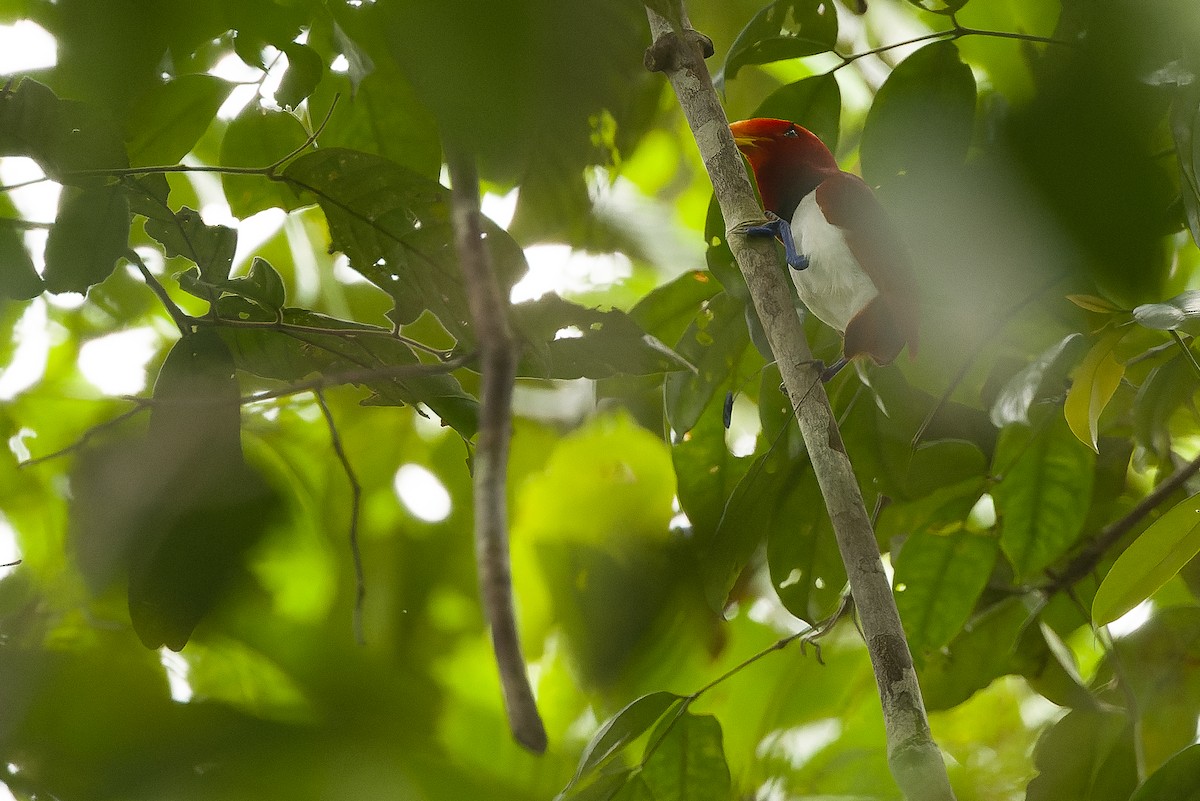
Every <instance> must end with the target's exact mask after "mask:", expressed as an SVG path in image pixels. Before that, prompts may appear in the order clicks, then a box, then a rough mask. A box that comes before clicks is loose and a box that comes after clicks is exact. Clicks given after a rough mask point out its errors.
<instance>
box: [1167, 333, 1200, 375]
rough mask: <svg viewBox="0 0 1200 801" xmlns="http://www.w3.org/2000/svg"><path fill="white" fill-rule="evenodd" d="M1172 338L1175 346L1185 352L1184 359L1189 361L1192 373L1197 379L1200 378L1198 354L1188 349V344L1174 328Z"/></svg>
mask: <svg viewBox="0 0 1200 801" xmlns="http://www.w3.org/2000/svg"><path fill="white" fill-rule="evenodd" d="M1171 337H1172V339H1174V340H1175V344H1176V345H1178V346H1179V349H1180V350H1181V351H1183V358H1185V359H1187V363H1188V364H1189V365H1191V367H1192V372H1193V373H1195V374H1196V377H1197V378H1200V363H1197V362H1196V354H1194V353H1192V349H1191V348H1189V347H1188V345H1187V343H1186V342H1184V341H1183V337H1182V336H1180V334H1179V332H1178V331H1176V330H1175V329H1174V328H1172V329H1171Z"/></svg>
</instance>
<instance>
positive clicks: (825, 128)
mask: <svg viewBox="0 0 1200 801" xmlns="http://www.w3.org/2000/svg"><path fill="white" fill-rule="evenodd" d="M752 116H754V117H770V118H775V119H781V120H792V121H794V122H798V123H800V124H801V125H803V126H804V127H805V128H807V129H808V130H810V131H812V132H813V133H814V134H816V135H817V137H818V138H819V139H820V140H821V141H822V142H824V143H825V145H826V147H828V148H829V149H830V150H832V151H834V152H837V143H838V132H839V131H840V130H841V116H842V91H841V89H840V87H839V86H838V82H837V78H836V77H834V74H833V73H826V74H824V75H815V76H813V77H811V78H805V79H803V80H800V81H796V82H795V83H789V84H787V85H786V86H781V87H780V88H778V89H776V90H775V91H774V92H772V93H771V94H770V95H768V96H767V99H766V100H764V101H763V102H762V103H761V104H759V106H758V108H756V109H755V110H754V114H753V115H752Z"/></svg>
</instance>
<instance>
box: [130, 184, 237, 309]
mask: <svg viewBox="0 0 1200 801" xmlns="http://www.w3.org/2000/svg"><path fill="white" fill-rule="evenodd" d="M146 233H147V234H148V235H149V236H151V237H153V238H154V239H155V240H157V241H158V242H159V243H160V244H161V245H162V246H163V249H164V250H165V251H166V253H167V255H168V256H182V257H183V258H185V259H187V260H189V261H191V262H193V263H194V264H195V265H196V272H197V273H198V276H199V278H200V279H201V280H202V281H203V282H205V283H207V284H210V285H213V286H217V285H220V284H221V283H223V282H225V281H227V280H228V279H229V270H230V269H231V268H232V267H233V256H234V253H235V252H236V251H237V231H235V230H234V229H232V228H229V227H226V226H224V225H207V224H205V222H204V219H203V218H202V217H201V216H200V212H198V211H196V210H195V209H189V208H188V207H187V206H184V207H183V208H181V209H180V210H179V211H178V212H175V213H174V214H172V215H170V216H169V217H168V216H165V215H163V217H162V218H159V217H152V218H149V219H147V220H146ZM204 297H208V296H207V295H205V296H204ZM209 299H215V298H209Z"/></svg>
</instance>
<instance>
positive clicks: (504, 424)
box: [447, 147, 546, 754]
mask: <svg viewBox="0 0 1200 801" xmlns="http://www.w3.org/2000/svg"><path fill="white" fill-rule="evenodd" d="M447 151H448V152H447V162H448V166H449V170H450V183H451V187H452V196H453V201H454V233H455V239H456V244H457V248H458V258H459V262H460V266H461V269H462V273H463V278H464V279H465V281H466V286H467V302H468V304H469V305H470V308H471V318H472V321H473V323H474V329H475V336H476V338H477V339H478V341H479V362H480V372H481V374H482V377H483V392H482V398H481V405H480V412H479V438H478V440H477V442H476V447H475V460H474V477H473V478H474V486H475V493H474V495H475V560H476V568H477V570H478V572H479V592H480V596H481V597H482V600H483V608H484V612H485V614H486V615H487V620H488V623H489V624H490V626H491V630H492V648H493V649H494V651H495V653H496V664H497V666H498V667H499V669H500V687H501V690H502V692H503V693H504V708H505V710H506V711H507V713H508V723H509V726H510V727H511V728H512V733H513V736H514V737H516V739H517V742H519V743H521V744H522V745H523V746H525V747H526V748H528V749H529V750H530V751H533V752H535V753H539V754H540V753H542V752H543V751H545V750H546V729H545V727H544V726H543V725H542V719H541V716H540V715H539V714H538V710H537V704H536V703H535V702H534V700H533V689H532V688H531V687H530V685H529V677H528V676H527V675H526V672H525V659H524V657H523V656H522V653H521V641H520V637H519V636H518V634H517V621H516V616H515V614H514V612H513V598H512V574H511V572H510V568H509V553H508V512H507V508H506V506H507V504H506V499H505V493H506V487H507V483H506V478H507V472H508V445H509V439H510V438H511V437H512V391H513V382H514V381H515V380H516V371H517V346H516V340H515V339H514V338H513V335H512V331H511V329H510V328H509V324H508V314H507V309H508V302H507V298H505V297H504V294H503V293H502V292H501V290H500V284H499V282H498V281H497V280H496V275H495V273H494V272H493V271H492V265H491V259H490V256H489V254H488V250H487V248H486V247H485V243H484V239H483V225H482V222H481V218H480V211H479V176H478V174H477V172H476V168H475V158H474V155H473V154H470V153H467V152H463V151H462V150H458V149H455V148H450V147H447Z"/></svg>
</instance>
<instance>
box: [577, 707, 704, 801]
mask: <svg viewBox="0 0 1200 801" xmlns="http://www.w3.org/2000/svg"><path fill="white" fill-rule="evenodd" d="M681 700H683V696H679V695H675V694H674V693H668V692H655V693H650V694H649V695H643V696H641V697H640V698H637V699H635V700H633V701H631V702H629V703H628V704H627V705H626V706H625V707H624V708H623V709H622V710H621V711H620V712H618V713H617V714H615V715H613V716H612V717H611V718H609V719H608V720H607V721H605V723H604V725H603V726H601V727H600V728H599V730H597V731H596V733H595V734H594V735H593V736H592V739H591V740H590V741H589V742H588V744H587V747H585V748H584V749H583V754H582V755H581V756H580V757H579V767H578V768H576V770H575V775H574V776H573V777H572V779H571V781H570V783H568V784H567V786H566V788H565V789H564V790H563V794H567V793H569V792H570V791H571V789H572V788H573V787H574V786H575V785H577V784H579V783H580V782H581V781H584V780H585V779H587V778H588V777H589V776H591V775H592V774H593V773H595V772H597V771H599V770H601V769H602V768H603V767H604V766H605V765H607V764H608V763H610V762H611V761H612V760H613V758H614V757H615V756H616V755H617V754H619V753H620V752H621V751H622V750H624V749H625V748H627V747H628V746H629V745H630V744H631V743H633V742H634V741H635V740H637V739H638V738H639V737H641V736H642V735H643V734H645V733H646V732H647V731H648V730H649V729H650V727H651V726H653V725H654V724H655V723H657V722H658V719H659V718H661V717H662V716H663V715H664V714H666V712H667V710H668V709H670V708H671V707H672V706H673V705H674V704H676V703H677V702H679V701H681Z"/></svg>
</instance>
